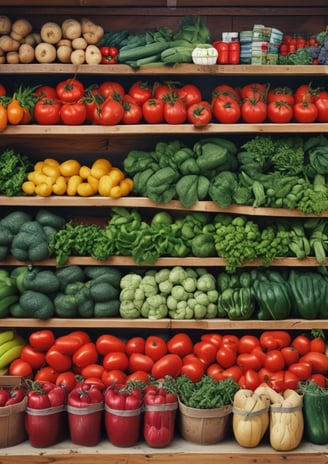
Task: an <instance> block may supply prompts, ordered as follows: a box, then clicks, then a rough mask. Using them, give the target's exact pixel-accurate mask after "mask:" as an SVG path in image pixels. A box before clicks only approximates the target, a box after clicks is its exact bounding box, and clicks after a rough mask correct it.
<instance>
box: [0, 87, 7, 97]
mask: <svg viewBox="0 0 328 464" xmlns="http://www.w3.org/2000/svg"><path fill="white" fill-rule="evenodd" d="M6 95H7V90H6V87H5V86H4V85H3V84H0V97H5V96H6Z"/></svg>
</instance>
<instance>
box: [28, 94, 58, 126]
mask: <svg viewBox="0 0 328 464" xmlns="http://www.w3.org/2000/svg"><path fill="white" fill-rule="evenodd" d="M60 109H61V103H60V102H58V101H56V100H49V99H42V100H39V101H37V102H36V104H35V106H34V119H35V120H36V122H37V123H38V124H43V125H45V124H58V123H59V122H60Z"/></svg>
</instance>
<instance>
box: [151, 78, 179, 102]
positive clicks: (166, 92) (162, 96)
mask: <svg viewBox="0 0 328 464" xmlns="http://www.w3.org/2000/svg"><path fill="white" fill-rule="evenodd" d="M173 93H176V91H175V86H174V84H171V83H170V84H160V83H158V82H156V83H155V84H154V88H153V97H154V98H158V99H159V100H164V101H165V100H167V99H168V97H169V96H170V95H172V94H173Z"/></svg>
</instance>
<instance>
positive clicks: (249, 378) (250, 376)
mask: <svg viewBox="0 0 328 464" xmlns="http://www.w3.org/2000/svg"><path fill="white" fill-rule="evenodd" d="M260 383H261V379H260V376H259V374H258V372H256V371H255V370H254V369H247V370H246V371H245V372H244V374H243V375H242V376H241V377H240V378H239V380H238V384H239V386H240V387H241V388H247V389H249V390H253V391H254V390H255V389H256V388H257V387H258V386H259V385H260Z"/></svg>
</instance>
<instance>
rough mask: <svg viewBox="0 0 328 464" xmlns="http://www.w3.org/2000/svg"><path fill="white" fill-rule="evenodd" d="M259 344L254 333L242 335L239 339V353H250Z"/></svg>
mask: <svg viewBox="0 0 328 464" xmlns="http://www.w3.org/2000/svg"><path fill="white" fill-rule="evenodd" d="M259 346H260V341H259V339H258V337H256V336H255V335H242V336H241V337H240V339H239V350H238V351H239V353H251V352H252V350H253V349H254V348H256V347H259Z"/></svg>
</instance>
